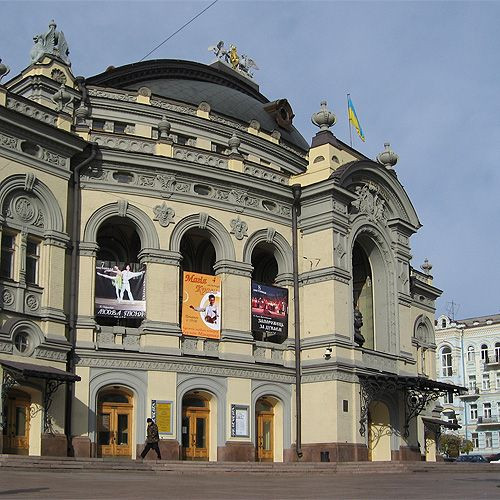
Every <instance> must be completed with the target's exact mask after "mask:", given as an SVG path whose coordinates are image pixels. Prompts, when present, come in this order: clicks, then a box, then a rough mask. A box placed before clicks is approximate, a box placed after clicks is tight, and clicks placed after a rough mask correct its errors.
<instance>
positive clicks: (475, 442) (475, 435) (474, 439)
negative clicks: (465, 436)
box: [472, 432, 479, 448]
mask: <svg viewBox="0 0 500 500" xmlns="http://www.w3.org/2000/svg"><path fill="white" fill-rule="evenodd" d="M472 446H473V447H474V448H479V435H478V433H477V432H473V433H472Z"/></svg>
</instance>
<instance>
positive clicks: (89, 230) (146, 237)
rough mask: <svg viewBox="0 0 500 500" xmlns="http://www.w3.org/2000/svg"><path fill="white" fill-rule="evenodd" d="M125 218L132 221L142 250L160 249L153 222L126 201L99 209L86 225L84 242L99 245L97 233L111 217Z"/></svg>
mask: <svg viewBox="0 0 500 500" xmlns="http://www.w3.org/2000/svg"><path fill="white" fill-rule="evenodd" d="M114 216H117V217H124V218H126V219H129V220H131V221H132V222H133V223H134V225H135V227H136V230H137V234H138V235H139V238H140V239H141V246H142V249H143V250H145V249H158V248H160V242H159V239H158V234H157V232H156V228H155V226H154V224H153V221H152V220H151V218H150V217H148V216H147V215H146V214H145V213H144V212H143V211H142V210H140V209H139V208H137V207H135V206H134V205H130V204H128V203H127V202H126V201H125V202H124V201H122V200H120V201H117V202H115V203H109V204H108V205H104V206H102V207H100V208H98V209H97V210H96V211H95V212H94V213H93V214H92V215H91V216H90V217H89V219H88V221H87V224H86V225H85V230H84V234H83V241H84V242H85V243H97V232H98V230H99V227H100V226H101V225H102V224H103V222H105V221H106V220H107V219H109V218H111V217H114Z"/></svg>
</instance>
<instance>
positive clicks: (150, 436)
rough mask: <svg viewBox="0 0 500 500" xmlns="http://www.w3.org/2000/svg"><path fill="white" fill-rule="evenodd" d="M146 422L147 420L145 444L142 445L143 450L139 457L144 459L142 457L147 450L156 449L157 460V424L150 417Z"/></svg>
mask: <svg viewBox="0 0 500 500" xmlns="http://www.w3.org/2000/svg"><path fill="white" fill-rule="evenodd" d="M147 422H148V429H147V437H146V446H145V447H144V450H143V452H142V453H141V458H142V459H144V457H145V456H146V455H147V454H148V451H149V450H151V449H153V450H155V451H156V455H157V456H158V460H161V453H160V448H159V446H158V441H160V434H159V433H158V426H157V425H156V424H155V423H154V422H153V420H152V419H151V418H148V420H147Z"/></svg>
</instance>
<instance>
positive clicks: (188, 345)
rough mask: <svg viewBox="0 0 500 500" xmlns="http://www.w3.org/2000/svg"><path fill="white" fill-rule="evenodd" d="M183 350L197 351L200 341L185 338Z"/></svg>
mask: <svg viewBox="0 0 500 500" xmlns="http://www.w3.org/2000/svg"><path fill="white" fill-rule="evenodd" d="M182 347H183V349H187V350H189V351H196V350H197V349H198V339H191V338H184V339H182Z"/></svg>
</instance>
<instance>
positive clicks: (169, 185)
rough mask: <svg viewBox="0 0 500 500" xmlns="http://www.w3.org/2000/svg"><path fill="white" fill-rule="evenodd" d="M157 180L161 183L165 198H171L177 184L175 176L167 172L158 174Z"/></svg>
mask: <svg viewBox="0 0 500 500" xmlns="http://www.w3.org/2000/svg"><path fill="white" fill-rule="evenodd" d="M156 180H157V181H158V182H159V183H160V186H161V189H162V190H163V193H162V196H163V197H164V198H169V197H170V196H171V195H172V191H173V190H174V186H175V176H173V175H167V174H158V175H157V176H156Z"/></svg>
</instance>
